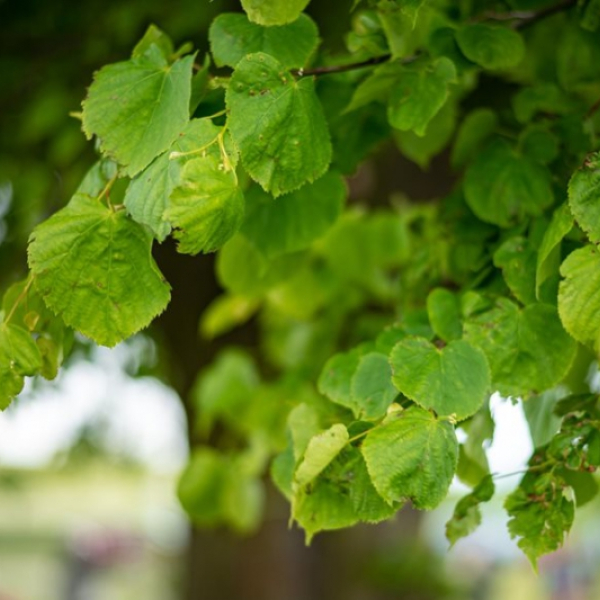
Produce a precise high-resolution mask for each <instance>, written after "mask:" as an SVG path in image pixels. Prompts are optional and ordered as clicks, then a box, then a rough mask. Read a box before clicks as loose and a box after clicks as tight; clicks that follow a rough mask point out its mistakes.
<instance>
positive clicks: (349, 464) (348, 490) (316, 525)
mask: <svg viewBox="0 0 600 600" xmlns="http://www.w3.org/2000/svg"><path fill="white" fill-rule="evenodd" d="M398 508H399V506H398V504H397V503H395V504H394V505H393V506H389V505H388V504H386V503H385V502H384V501H383V499H382V498H381V497H380V496H379V494H378V493H377V491H376V490H375V488H374V487H373V483H372V482H371V479H370V477H369V473H368V472H367V468H366V466H365V461H364V459H363V457H362V456H361V453H360V452H359V451H358V450H357V449H356V448H354V447H352V446H348V447H346V448H345V449H344V450H343V451H342V452H341V454H340V455H339V456H338V457H337V458H336V459H335V460H334V461H333V462H332V463H331V464H330V465H329V466H328V467H327V468H326V469H325V470H324V471H323V472H322V473H321V474H320V475H319V477H317V479H315V480H314V481H313V482H312V483H311V484H309V485H307V486H304V487H301V488H300V489H299V490H297V491H296V494H295V496H294V498H293V501H292V517H293V518H294V519H295V520H296V521H297V522H298V524H299V525H300V526H301V527H302V528H303V529H304V530H305V531H306V536H307V539H308V541H310V539H311V538H312V536H313V535H314V534H315V533H317V532H319V531H324V530H333V529H341V528H342V527H350V526H351V525H355V524H356V523H358V522H360V521H364V522H367V523H377V522H379V521H383V520H384V519H388V518H389V517H391V516H392V515H393V514H394V513H395V512H396V510H398Z"/></svg>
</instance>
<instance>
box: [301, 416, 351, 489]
mask: <svg viewBox="0 0 600 600" xmlns="http://www.w3.org/2000/svg"><path fill="white" fill-rule="evenodd" d="M347 443H348V430H347V429H346V427H345V426H344V425H342V424H341V423H336V424H335V425H332V426H331V427H330V428H329V429H327V430H326V431H323V432H322V433H318V434H317V435H315V436H314V437H312V438H311V439H310V440H309V442H308V446H307V447H306V451H305V452H304V458H303V459H302V462H301V463H300V464H299V465H298V468H297V469H296V473H295V475H294V479H295V482H296V484H297V485H299V486H303V485H307V484H308V483H310V482H311V481H313V480H314V479H315V478H316V477H317V476H318V475H319V474H320V473H321V472H322V471H323V469H325V468H326V467H327V465H329V463H331V461H332V460H333V459H334V458H335V457H336V456H337V455H338V454H339V453H340V452H341V450H342V448H344V446H346V444H347Z"/></svg>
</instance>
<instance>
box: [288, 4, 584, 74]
mask: <svg viewBox="0 0 600 600" xmlns="http://www.w3.org/2000/svg"><path fill="white" fill-rule="evenodd" d="M576 5H577V0H563V1H562V2H559V3H558V4H555V5H553V6H549V7H547V8H544V9H542V10H538V11H535V12H521V11H520V12H510V13H498V14H487V15H485V17H484V19H483V20H503V21H510V20H515V23H513V25H512V27H513V29H517V30H520V29H525V28H526V27H529V26H531V25H533V24H534V23H537V22H538V21H541V20H542V19H545V18H546V17H550V16H552V15H554V14H556V13H559V12H562V11H564V10H568V9H569V8H572V7H574V6H576ZM391 58H392V55H391V54H384V55H383V56H376V57H374V58H369V59H368V60H363V61H361V62H356V63H348V64H345V65H330V66H325V67H315V68H313V69H297V70H296V71H292V73H293V74H294V75H297V76H298V77H306V76H309V75H317V76H318V75H329V74H331V73H344V72H346V71H353V70H355V69H363V68H365V67H372V66H375V65H380V64H382V63H385V62H388V61H389V60H391ZM416 59H417V55H413V56H407V57H406V58H403V59H402V62H403V63H405V64H407V63H411V62H413V61H414V60H416Z"/></svg>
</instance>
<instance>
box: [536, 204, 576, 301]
mask: <svg viewBox="0 0 600 600" xmlns="http://www.w3.org/2000/svg"><path fill="white" fill-rule="evenodd" d="M571 229H573V216H572V215H571V211H570V210H569V205H568V204H567V203H566V202H565V203H564V204H562V205H561V206H559V207H558V208H557V209H556V210H555V211H554V214H553V215H552V220H551V221H550V225H548V229H546V231H545V233H544V237H543V238H542V243H541V244H540V247H539V248H538V253H537V265H536V271H535V289H536V294H538V295H539V290H540V286H541V285H542V283H544V281H546V279H548V277H550V275H552V266H551V261H550V258H551V256H552V255H553V254H554V252H553V251H554V250H555V249H556V248H558V247H559V244H560V243H561V241H562V240H563V238H564V237H565V236H566V235H567V234H568V233H569V231H571ZM558 259H559V257H557V262H558Z"/></svg>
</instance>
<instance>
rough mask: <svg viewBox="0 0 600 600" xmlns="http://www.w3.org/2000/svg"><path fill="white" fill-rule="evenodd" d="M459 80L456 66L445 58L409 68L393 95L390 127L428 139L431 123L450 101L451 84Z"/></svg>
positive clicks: (390, 101)
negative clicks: (428, 128)
mask: <svg viewBox="0 0 600 600" xmlns="http://www.w3.org/2000/svg"><path fill="white" fill-rule="evenodd" d="M455 79H456V69H455V67H454V64H453V63H452V61H451V60H449V59H447V58H445V57H442V58H438V59H437V60H435V61H433V62H431V63H429V64H428V65H425V66H424V67H420V68H414V69H411V68H406V69H405V71H404V73H403V74H402V75H401V76H400V78H399V79H398V81H397V82H396V84H395V85H394V87H393V88H392V89H391V92H390V97H389V100H388V120H389V122H390V125H391V126H392V127H395V128H396V129H400V130H401V131H414V132H415V133H416V134H417V135H420V136H423V135H425V132H426V130H427V126H428V125H429V122H430V121H431V119H433V117H435V115H436V114H437V113H438V111H439V110H440V109H441V108H442V106H444V104H445V102H446V100H447V99H448V93H449V92H448V84H449V83H452V82H454V81H455Z"/></svg>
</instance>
